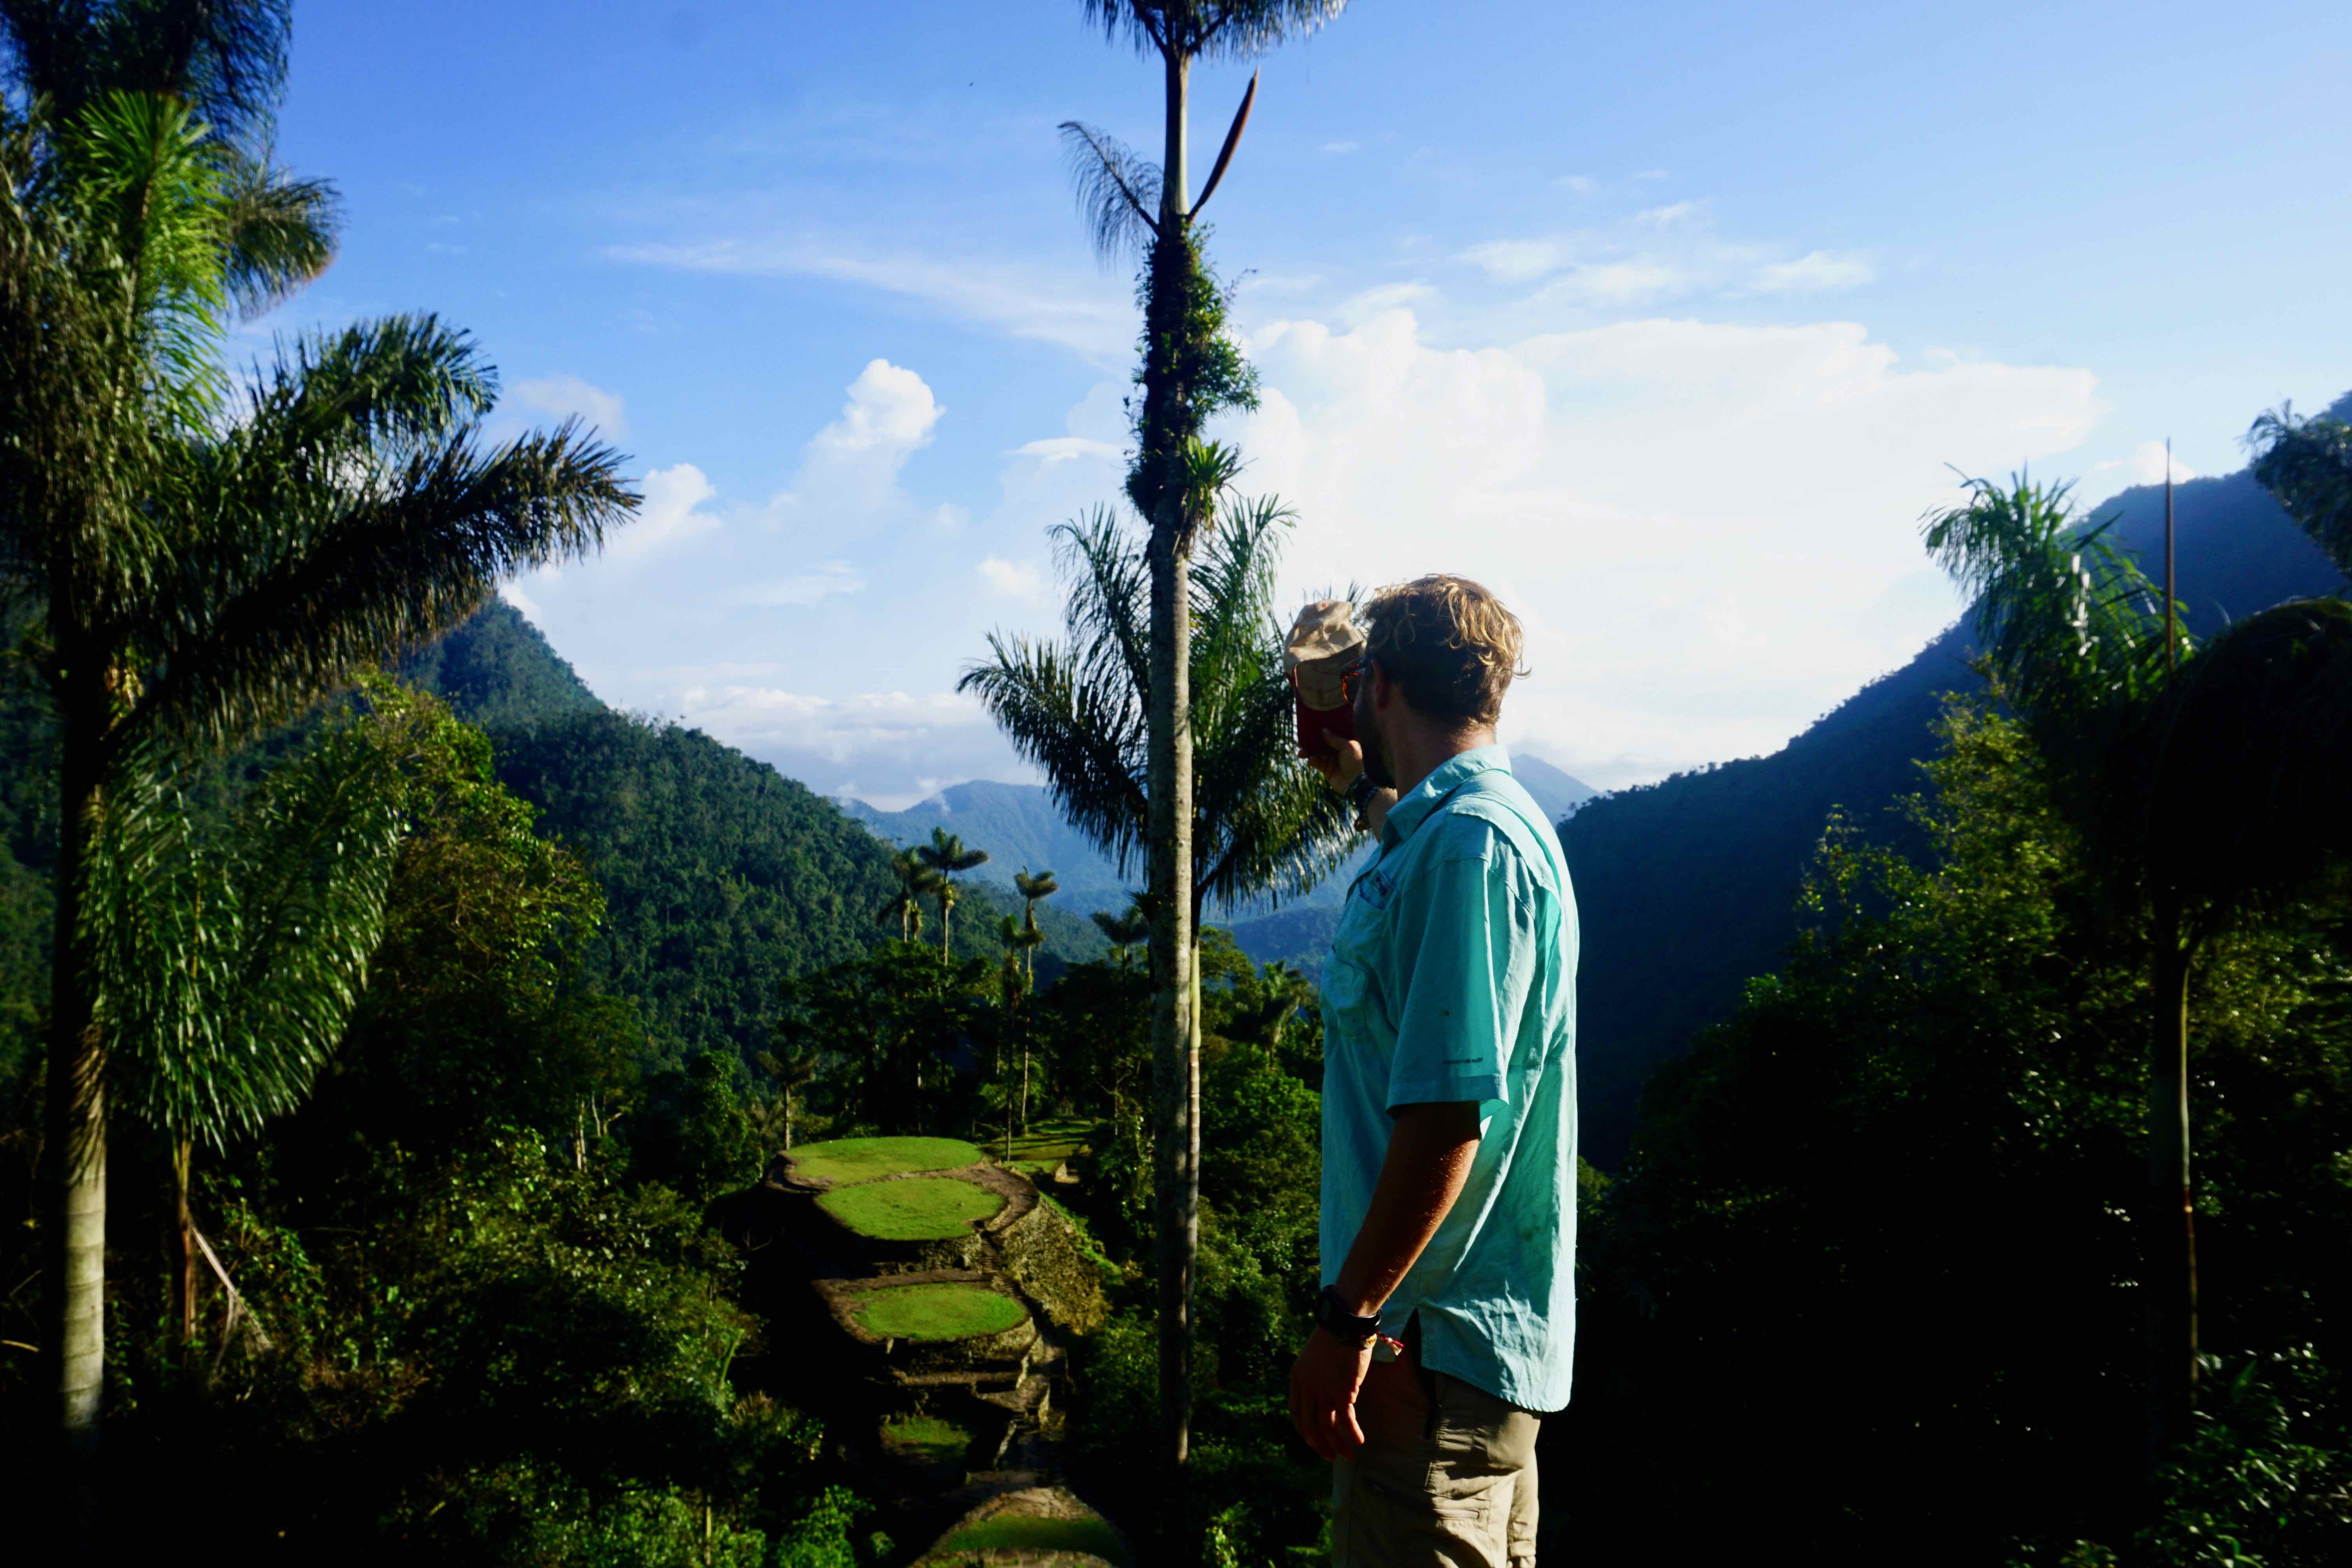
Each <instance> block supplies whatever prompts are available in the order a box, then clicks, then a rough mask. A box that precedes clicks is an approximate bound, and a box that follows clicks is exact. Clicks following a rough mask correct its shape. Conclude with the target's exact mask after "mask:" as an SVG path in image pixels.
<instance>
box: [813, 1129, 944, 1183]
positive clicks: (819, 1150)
mask: <svg viewBox="0 0 2352 1568" xmlns="http://www.w3.org/2000/svg"><path fill="white" fill-rule="evenodd" d="M980 1157H981V1155H980V1151H979V1149H978V1148H976V1147H974V1146H973V1145H971V1144H970V1143H967V1142H964V1141H963V1140H962V1139H961V1138H836V1139H835V1140H834V1141H833V1142H829V1143H803V1144H802V1145H801V1146H800V1147H799V1148H797V1149H795V1150H793V1152H792V1154H791V1156H790V1158H791V1160H792V1163H793V1169H794V1170H795V1171H798V1172H799V1173H801V1174H803V1175H804V1176H818V1177H822V1178H824V1180H826V1181H829V1182H866V1181H871V1180H873V1179H874V1178H875V1177H876V1176H895V1175H898V1174H899V1173H902V1172H907V1171H959V1170H961V1169H962V1168H963V1167H964V1166H966V1165H971V1164H977V1163H979V1162H980Z"/></svg>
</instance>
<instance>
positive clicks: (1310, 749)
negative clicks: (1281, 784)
mask: <svg viewBox="0 0 2352 1568" xmlns="http://www.w3.org/2000/svg"><path fill="white" fill-rule="evenodd" d="M1291 699H1292V700H1293V701H1294V703H1295V704H1296V705H1297V709H1298V754H1299V755H1300V756H1302V757H1307V758H1315V757H1328V756H1329V755H1330V754H1331V746H1330V743H1329V742H1327V741H1325V740H1324V739H1323V731H1326V730H1328V731H1331V733H1333V734H1335V735H1339V736H1343V737H1345V738H1346V739H1348V740H1350V741H1352V740H1354V739H1355V738H1356V708H1355V704H1353V703H1351V702H1342V703H1341V704H1339V706H1338V707H1337V708H1309V707H1308V706H1307V699H1306V698H1304V697H1302V696H1300V695H1299V694H1298V690H1297V686H1296V685H1295V684H1294V685H1293V687H1292V689H1291Z"/></svg>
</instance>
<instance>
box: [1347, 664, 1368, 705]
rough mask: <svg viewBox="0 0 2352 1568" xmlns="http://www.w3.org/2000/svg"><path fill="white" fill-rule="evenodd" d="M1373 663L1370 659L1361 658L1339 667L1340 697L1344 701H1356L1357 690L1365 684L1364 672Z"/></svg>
mask: <svg viewBox="0 0 2352 1568" xmlns="http://www.w3.org/2000/svg"><path fill="white" fill-rule="evenodd" d="M1371 662H1372V661H1371V660H1370V659H1369V658H1359V659H1354V660H1351V661H1350V662H1349V663H1347V664H1343V665H1341V666H1340V667H1339V696H1340V698H1341V699H1342V700H1345V701H1349V702H1353V701H1354V700H1356V688H1358V687H1359V686H1361V685H1362V684H1363V683H1364V671H1365V670H1366V669H1367V668H1370V665H1371Z"/></svg>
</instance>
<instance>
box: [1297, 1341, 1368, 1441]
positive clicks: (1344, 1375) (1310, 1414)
mask: <svg viewBox="0 0 2352 1568" xmlns="http://www.w3.org/2000/svg"><path fill="white" fill-rule="evenodd" d="M1371 1364H1372V1342H1370V1341H1369V1340H1367V1341H1366V1342H1364V1343H1362V1344H1360V1345H1348V1344H1342V1343H1341V1342H1339V1340H1337V1339H1335V1338H1333V1337H1332V1336H1331V1334H1330V1332H1329V1331H1327V1330H1324V1329H1318V1330H1316V1331H1315V1332H1314V1333H1313V1334H1311V1335H1309V1336H1308V1337H1307V1348H1306V1349H1305V1350H1303V1351H1301V1352H1298V1360H1297V1363H1296V1364H1295V1365H1293V1366H1292V1367H1291V1369H1290V1420H1291V1424H1292V1425H1293V1426H1297V1428H1298V1435H1299V1436H1302V1437H1304V1438H1306V1439H1307V1447H1310V1448H1312V1449H1314V1450H1315V1451H1316V1453H1318V1454H1319V1455H1321V1456H1322V1457H1323V1458H1327V1459H1344V1458H1349V1456H1350V1455H1352V1454H1354V1453H1355V1451H1356V1450H1357V1449H1359V1448H1360V1447H1363V1446H1364V1429H1363V1428H1362V1427H1361V1426H1358V1425H1357V1424H1356V1391H1357V1390H1358V1389H1360V1388H1361V1387H1363V1386H1364V1373H1365V1370H1366V1369H1367V1368H1369V1367H1370V1365H1371Z"/></svg>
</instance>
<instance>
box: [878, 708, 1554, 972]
mask: <svg viewBox="0 0 2352 1568" xmlns="http://www.w3.org/2000/svg"><path fill="white" fill-rule="evenodd" d="M1511 765H1512V770H1513V772H1514V773H1517V776H1518V779H1519V782H1520V783H1521V784H1525V785H1526V786H1527V789H1528V794H1529V795H1534V796H1535V797H1536V804H1537V805H1540V806H1542V807H1543V808H1544V812H1545V814H1546V815H1547V816H1550V817H1551V818H1552V820H1553V821H1555V822H1557V821H1559V820H1560V819H1561V818H1563V817H1566V816H1570V814H1571V813H1573V812H1574V811H1575V810H1576V809H1577V808H1578V807H1579V806H1580V805H1583V804H1584V803H1585V802H1586V801H1588V800H1591V799H1592V798H1594V796H1595V795H1597V794H1598V793H1599V792H1598V791H1596V790H1594V789H1593V788H1592V787H1591V785H1589V784H1584V783H1583V782H1581V781H1580V780H1578V779H1576V778H1572V777H1570V775H1569V774H1567V773H1562V772H1561V771H1560V770H1559V769H1558V768H1556V767H1554V766H1552V765H1551V764H1550V763H1547V762H1545V761H1543V760H1542V759H1541V758H1539V757H1536V756H1532V755H1529V754H1528V753H1526V752H1517V753H1515V754H1514V755H1513V757H1512V759H1511ZM834 804H835V805H838V806H840V807H841V809H842V810H843V811H844V812H845V813H847V814H848V815H849V816H853V817H855V818H856V819H857V820H858V821H860V822H863V823H865V824H866V826H868V827H871V828H872V829H873V830H874V831H875V832H876V833H877V834H879V835H880V836H881V837H884V838H886V839H887V840H888V841H889V842H891V843H893V844H896V845H899V846H901V847H904V846H907V845H910V844H921V843H927V842H929V839H930V837H931V831H932V829H934V828H940V827H944V828H946V829H947V830H948V831H949V832H950V833H953V834H956V835H958V836H959V837H961V838H962V839H963V841H964V844H965V846H966V847H969V848H973V849H985V850H987V851H988V863H987V864H986V865H984V866H982V867H981V868H979V869H978V870H976V871H974V872H973V873H972V876H973V877H974V878H975V879H980V880H983V881H992V882H995V883H998V884H1000V885H1003V886H1005V887H1010V886H1012V884H1013V873H1014V872H1016V871H1021V870H1027V871H1029V872H1032V873H1033V874H1034V873H1035V872H1038V871H1045V870H1051V871H1052V872H1053V873H1054V875H1055V879H1056V880H1058V881H1059V882H1060V883H1061V884H1062V890H1061V892H1060V893H1058V894H1056V895H1055V900H1054V901H1055V904H1056V905H1057V906H1058V907H1060V908H1062V909H1065V910H1071V911H1072V912H1074V913H1079V914H1084V913H1087V912H1088V911H1091V910H1123V909H1125V908H1126V907H1127V900H1128V896H1129V893H1130V892H1131V891H1132V890H1133V889H1137V888H1139V887H1141V886H1142V885H1143V868H1142V867H1141V866H1136V867H1133V868H1130V869H1131V874H1130V875H1129V876H1127V877H1121V876H1120V875H1119V874H1118V867H1116V866H1114V865H1113V864H1112V863H1111V860H1110V858H1109V857H1108V856H1107V855H1105V854H1103V853H1102V851H1100V850H1099V849H1097V848H1096V847H1094V846H1093V845H1092V844H1090V843H1088V842H1087V838H1086V837H1085V836H1084V835H1082V834H1080V833H1079V832H1077V831H1076V829H1075V828H1073V827H1071V826H1070V825H1069V824H1068V823H1067V822H1066V821H1065V820H1064V819H1063V817H1062V814H1061V813H1060V812H1059V811H1058V810H1056V809H1055V805H1054V801H1053V796H1052V795H1049V794H1048V793H1047V792H1046V790H1045V786H1044V785H1043V784H997V783H994V782H992V781H990V780H976V781H974V782H973V783H971V784H956V785H954V786H952V787H950V788H948V789H944V790H941V791H940V793H939V794H937V795H933V796H931V797H930V798H929V800H926V801H922V802H920V803H919V804H918V805H911V806H908V808H907V809H906V810H904V811H880V810H877V809H876V808H875V807H873V806H871V805H866V803H865V802H864V801H862V800H856V799H851V798H848V797H842V798H840V799H837V800H835V803H834ZM1358 859H1360V856H1359V858H1358ZM1357 863H1358V860H1350V861H1349V862H1348V863H1347V865H1346V866H1344V867H1342V868H1340V869H1339V871H1337V872H1334V873H1333V874H1332V875H1331V876H1329V877H1328V878H1326V879H1324V880H1323V882H1322V884H1321V885H1320V886H1318V887H1317V888H1316V889H1315V890H1314V891H1313V892H1310V893H1308V894H1307V895H1306V896H1305V897H1304V898H1300V899H1294V900H1285V901H1284V903H1283V906H1282V909H1281V910H1279V911H1276V912H1274V913H1265V912H1261V911H1258V910H1230V911H1227V912H1226V915H1225V917H1224V919H1223V920H1219V921H1218V923H1221V924H1224V923H1230V924H1231V926H1232V928H1233V930H1234V934H1235V935H1236V937H1238V938H1240V939H1241V940H1242V942H1243V946H1244V951H1251V950H1252V943H1253V942H1255V943H1256V944H1257V945H1259V946H1266V947H1267V952H1266V953H1265V957H1270V958H1281V959H1286V960H1289V961H1291V962H1294V963H1296V962H1300V961H1302V960H1304V961H1307V962H1308V963H1311V964H1312V965H1314V966H1317V967H1319V966H1320V964H1321V962H1322V960H1321V948H1322V945H1323V943H1324V942H1326V941H1328V936H1329V932H1328V929H1326V930H1324V931H1323V932H1322V936H1321V937H1320V938H1319V939H1318V938H1317V937H1315V936H1314V931H1315V930H1316V928H1315V926H1314V923H1313V922H1307V924H1306V925H1300V924H1299V923H1298V922H1297V921H1292V920H1290V919H1289V916H1290V915H1291V914H1292V913H1293V912H1294V911H1299V910H1312V909H1322V908H1329V909H1336V908H1338V906H1339V901H1340V900H1341V899H1342V898H1343V897H1344V896H1345V895H1346V891H1347V886H1348V879H1349V877H1350V876H1351V875H1352V874H1353V872H1354V869H1355V867H1356V865H1357ZM1211 918H1212V919H1213V920H1215V919H1217V918H1218V917H1216V916H1212V917H1211ZM1267 921H1274V922H1277V923H1275V924H1271V925H1269V924H1265V922H1267ZM1259 927H1263V929H1262V930H1254V929H1253V928H1259ZM1269 944H1271V945H1269ZM1253 956H1257V954H1256V953H1255V952H1254V951H1253ZM1261 961H1263V960H1261Z"/></svg>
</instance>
